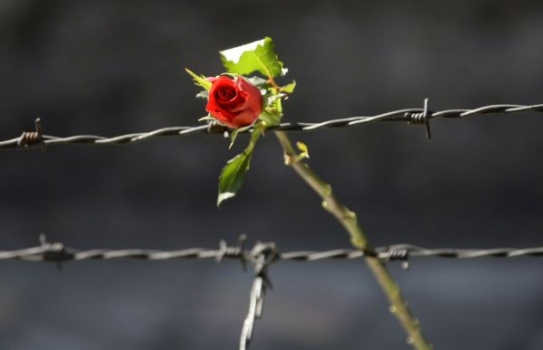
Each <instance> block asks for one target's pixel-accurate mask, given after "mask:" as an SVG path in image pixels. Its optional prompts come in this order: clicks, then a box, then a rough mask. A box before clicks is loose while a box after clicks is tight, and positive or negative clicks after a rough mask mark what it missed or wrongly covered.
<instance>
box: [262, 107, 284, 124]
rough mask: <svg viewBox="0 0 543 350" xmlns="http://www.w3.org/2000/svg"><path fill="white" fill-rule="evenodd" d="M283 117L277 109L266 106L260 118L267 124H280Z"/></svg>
mask: <svg viewBox="0 0 543 350" xmlns="http://www.w3.org/2000/svg"><path fill="white" fill-rule="evenodd" d="M281 117H282V114H281V113H280V112H279V111H278V110H277V109H275V108H270V107H266V108H265V109H264V110H263V111H262V113H261V114H260V116H259V117H258V119H259V120H262V121H263V122H264V123H266V126H275V125H279V123H280V122H281Z"/></svg>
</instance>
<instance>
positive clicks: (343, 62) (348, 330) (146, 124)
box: [0, 0, 543, 350]
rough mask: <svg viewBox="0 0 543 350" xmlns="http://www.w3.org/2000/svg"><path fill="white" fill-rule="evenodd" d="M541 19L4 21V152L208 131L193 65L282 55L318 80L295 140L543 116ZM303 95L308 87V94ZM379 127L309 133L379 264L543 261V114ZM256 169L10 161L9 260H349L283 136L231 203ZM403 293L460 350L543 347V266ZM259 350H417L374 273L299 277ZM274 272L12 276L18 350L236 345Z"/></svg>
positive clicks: (259, 337) (135, 149)
mask: <svg viewBox="0 0 543 350" xmlns="http://www.w3.org/2000/svg"><path fill="white" fill-rule="evenodd" d="M542 16H543V3H542V2H541V1H486V0H476V1H457V0H456V1H415V2H405V1H392V0H384V1H316V0H312V1H283V0H277V1H274V2H260V1H245V0H237V1H236V0H232V1H199V2H195V1H193V2H186V1H184V2H183V1H152V2H151V1H147V2H139V1H138V2H124V1H112V0H107V1H97V0H93V1H90V0H89V1H86V0H78V1H73V0H70V1H68V0H49V1H43V0H2V1H0V92H1V94H0V116H1V118H0V139H9V138H12V137H15V136H17V135H19V134H20V133H21V132H22V131H23V130H27V131H28V130H32V129H33V121H34V119H35V118H36V117H40V118H41V119H42V123H43V128H44V132H45V133H46V134H51V135H58V136H64V135H72V134H98V135H106V136H109V135H111V136H112V135H116V134H121V133H130V132H139V131H148V130H153V129H156V128H161V127H165V126H177V125H197V124H198V122H197V119H198V118H200V117H202V116H203V115H204V101H202V100H198V99H195V98H194V95H195V94H196V93H197V92H198V89H197V88H196V87H194V86H193V84H192V82H191V79H190V78H189V77H188V76H187V74H186V73H185V72H184V68H185V67H190V68H191V69H192V70H194V71H195V72H198V73H202V74H208V75H214V74H218V73H221V71H222V66H221V63H220V60H219V57H218V53H217V51H218V50H221V49H226V48H229V47H233V46H237V45H240V44H244V43H247V42H250V41H253V40H256V39H260V38H262V37H264V36H271V37H273V38H274V39H275V42H276V48H277V51H278V53H279V55H280V58H281V59H282V60H283V61H284V62H285V65H286V66H287V67H288V68H289V77H290V78H291V79H295V80H296V81H297V83H298V87H297V91H296V92H295V94H294V95H293V96H292V98H291V99H290V100H289V101H288V102H287V103H286V105H285V108H286V116H285V120H287V121H307V122H317V121H323V120H327V119H331V118H339V117H349V116H355V115H371V114H375V113H380V112H385V111H389V110H394V109H399V108H407V107H411V108H417V107H421V106H422V103H423V99H424V98H425V97H429V98H430V106H431V108H433V109H449V108H471V107H478V106H483V105H487V104H495V103H513V104H534V103H543V94H542V91H543V44H542V41H541V38H542V37H543V21H542V20H541V19H542V18H543V17H542ZM286 81H288V80H285V82H286ZM432 128H433V129H432V130H433V140H431V141H428V140H426V138H425V132H424V127H422V126H409V125H407V124H398V123H376V124H371V125H366V126H360V127H356V128H349V129H341V130H324V131H315V132H313V133H304V134H296V135H293V137H294V138H295V139H296V140H302V141H304V142H305V143H306V144H307V145H308V146H309V148H310V152H311V160H310V163H311V165H312V166H313V167H314V168H315V170H316V171H317V172H318V173H320V174H321V175H322V176H323V177H324V178H325V179H327V180H329V181H330V182H331V183H332V184H334V189H335V191H336V193H337V195H338V196H339V197H340V198H342V199H343V200H344V202H345V203H346V204H347V205H348V206H350V207H351V208H352V209H353V210H354V211H356V212H357V213H358V214H359V218H360V221H361V223H362V225H363V226H364V228H365V229H366V230H367V232H368V234H369V236H370V237H371V240H372V242H373V244H374V245H377V246H379V245H387V244H394V243H412V244H417V245H422V246H427V247H455V248H467V247H472V248H483V247H500V246H513V247H528V246H541V245H543V235H542V234H543V161H542V159H541V153H542V151H543V137H542V135H543V118H542V117H541V115H537V114H533V113H532V114H530V113H527V114H524V115H497V116H482V117H474V118H468V119H465V120H436V121H434V122H433V123H432ZM246 140H247V139H246V138H245V137H240V140H239V141H238V144H237V145H236V147H237V148H236V149H235V150H231V151H229V150H228V149H227V146H228V142H227V141H226V140H224V139H222V138H221V137H217V136H205V135H192V136H188V137H185V138H166V139H160V140H153V141H149V142H147V143H144V144H139V145H133V146H103V147H88V146H66V147H51V148H49V149H48V150H47V152H46V153H41V152H39V151H28V152H18V151H5V152H1V153H0V225H1V226H0V250H9V249H18V248H24V247H29V246H35V245H37V244H38V234H39V233H40V232H45V233H47V234H48V237H49V239H50V240H51V241H61V242H64V243H65V244H67V245H69V246H74V247H78V248H83V249H86V248H128V247H130V248H136V247H137V248H149V249H176V248H184V247H194V246H201V247H209V248H214V247H217V246H218V242H219V240H220V239H226V240H228V241H229V242H230V243H235V240H236V238H237V237H238V235H240V234H247V235H248V236H249V242H250V243H253V242H255V241H256V240H261V241H274V242H276V244H277V245H278V247H279V248H280V249H281V250H282V251H290V250H298V249H313V250H321V249H322V250H327V249H334V248H348V247H349V242H348V239H347V236H346V234H345V233H344V232H343V230H342V229H341V227H340V226H339V225H338V224H337V223H336V222H335V221H334V220H333V219H332V218H331V217H330V216H328V215H327V214H325V213H324V212H323V211H322V210H321V207H320V200H319V199H318V198H317V197H316V195H315V194H314V193H312V192H311V190H309V189H308V188H307V187H306V186H305V185H304V184H303V183H302V181H301V180H300V179H299V178H297V177H296V176H295V174H294V173H293V172H292V170H291V169H288V168H286V167H284V166H283V164H282V154H281V150H280V147H279V145H278V143H277V141H276V140H275V138H274V137H273V134H269V135H268V136H267V137H266V138H265V139H263V140H261V142H259V144H258V147H257V150H256V154H255V157H254V160H253V164H252V167H251V171H250V173H249V175H248V177H247V180H246V183H245V186H244V188H243V190H242V192H241V193H240V195H239V197H238V198H236V199H234V200H232V201H229V202H226V203H225V204H224V206H223V208H222V209H220V210H219V209H217V208H216V206H215V199H216V187H217V177H218V175H219V172H220V169H221V168H222V166H223V165H224V163H225V162H226V161H227V160H228V159H229V158H231V157H232V156H234V155H235V154H236V151H238V150H239V149H240V148H241V147H242V146H243V144H244V143H245V142H246ZM392 270H393V273H394V275H395V276H396V277H397V278H398V280H399V282H400V284H401V285H402V287H403V291H404V294H405V296H406V298H407V299H408V300H409V302H410V305H411V307H412V309H413V311H414V312H415V313H416V315H417V316H418V317H419V319H420V321H421V324H422V327H423V329H424V331H425V332H426V334H427V336H428V337H429V338H430V339H431V341H432V343H433V344H434V346H435V348H436V349H441V350H457V349H499V350H505V349H529V350H536V349H542V348H543V317H542V315H543V294H542V293H541V290H542V288H543V278H541V276H542V272H543V260H540V259H537V258H532V259H530V258H519V259H516V260H505V259H503V260H498V259H481V260H470V261H454V260H438V259H424V260H413V261H412V263H411V269H410V270H409V271H402V270H401V269H400V268H399V266H398V265H397V264H393V265H392ZM270 275H271V278H272V280H273V282H274V289H273V291H271V292H270V293H269V295H268V297H267V300H266V305H265V314H264V318H263V319H262V320H261V321H259V322H258V324H257V325H256V330H255V332H256V333H255V336H254V341H253V343H252V347H253V348H254V349H262V350H263V349H297V350H300V349H360V348H364V349H407V348H408V346H407V345H406V341H405V335H404V333H403V331H402V330H401V329H400V327H399V325H398V324H397V322H396V320H395V318H394V317H393V316H392V315H391V314H390V313H389V312H388V306H387V303H386V300H385V297H384V296H383V295H382V293H381V291H380V290H379V288H378V287H377V286H376V283H375V281H374V279H373V278H372V276H371V275H370V274H369V273H368V272H367V270H366V268H365V266H364V264H363V262H362V261H361V260H356V261H327V262H318V263H317V262H315V263H296V262H290V263H288V262H284V263H279V264H277V265H274V266H273V267H272V268H271V271H270ZM251 281H252V274H251V273H245V274H244V273H243V272H242V271H241V269H240V267H239V264H237V263H234V262H229V261H226V262H223V263H222V264H215V263H214V262H213V261H173V262H172V261H170V262H154V263H151V262H138V261H116V262H100V261H94V262H93V261H91V262H81V263H72V264H66V265H65V266H64V269H63V271H62V272H58V271H56V269H55V267H54V264H33V263H28V262H26V263H25V262H14V261H9V262H6V261H4V262H0V349H6V350H73V349H79V350H125V349H126V350H129V349H130V350H140V349H141V350H143V349H153V350H166V349H219V348H220V349H235V348H236V347H237V344H238V337H239V333H240V330H241V326H242V321H243V319H244V317H245V315H246V312H247V307H248V295H249V289H250V285H251Z"/></svg>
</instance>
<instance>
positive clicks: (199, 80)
mask: <svg viewBox="0 0 543 350" xmlns="http://www.w3.org/2000/svg"><path fill="white" fill-rule="evenodd" d="M185 71H186V72H187V73H189V75H190V76H191V77H192V79H194V84H196V85H198V86H200V87H202V88H204V89H205V90H206V91H209V89H211V85H213V84H212V83H211V82H210V81H209V80H207V79H206V77H205V76H204V75H202V76H198V75H196V74H195V73H194V72H193V71H191V70H190V69H188V68H185Z"/></svg>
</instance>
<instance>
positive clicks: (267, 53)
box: [220, 37, 287, 78]
mask: <svg viewBox="0 0 543 350" xmlns="http://www.w3.org/2000/svg"><path fill="white" fill-rule="evenodd" d="M220 55H221V60H222V63H223V65H224V67H225V68H226V70H227V71H228V72H230V73H236V74H240V75H248V74H251V73H253V72H259V73H261V74H262V75H264V76H266V77H271V78H275V77H279V76H282V75H285V74H286V73H287V69H286V68H283V62H281V61H279V59H278V58H277V54H276V53H275V48H274V45H273V40H272V39H271V38H268V37H266V38H264V39H262V40H258V41H255V42H252V43H249V44H245V45H242V46H238V47H234V48H232V49H228V50H224V51H220Z"/></svg>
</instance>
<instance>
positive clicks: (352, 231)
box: [275, 131, 432, 350]
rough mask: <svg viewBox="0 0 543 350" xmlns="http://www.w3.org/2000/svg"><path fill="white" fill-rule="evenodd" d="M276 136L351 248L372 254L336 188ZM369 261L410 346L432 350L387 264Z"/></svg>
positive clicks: (282, 136)
mask: <svg viewBox="0 0 543 350" xmlns="http://www.w3.org/2000/svg"><path fill="white" fill-rule="evenodd" d="M275 135H276V136H277V138H278V139H279V143H280V144H281V147H282V148H283V150H284V152H285V160H286V164H287V165H290V166H291V167H292V168H294V170H295V171H296V173H298V175H299V176H300V177H301V178H302V179H303V180H304V181H305V182H306V183H307V184H308V185H309V187H311V188H312V189H313V190H314V191H315V192H316V193H317V194H318V195H319V196H320V197H321V198H322V199H323V202H322V206H323V208H324V209H326V210H327V211H328V212H329V213H330V214H332V215H333V216H334V217H335V218H336V219H337V220H338V221H339V223H340V224H341V225H343V227H344V228H345V230H346V231H347V232H348V233H349V235H350V237H351V244H352V245H353V246H354V247H355V248H357V249H360V250H363V251H370V250H371V245H370V244H369V242H368V238H367V237H366V234H365V233H364V232H363V231H362V229H361V228H360V225H359V224H358V222H357V218H356V214H355V213H354V212H352V211H350V210H349V209H348V208H347V207H345V206H344V205H343V204H341V203H340V202H339V200H338V199H337V197H336V196H335V195H334V194H333V193H332V187H331V186H330V185H329V184H327V183H326V182H324V180H322V179H321V178H320V177H319V176H317V174H315V173H314V172H313V170H311V168H310V167H309V165H307V163H305V162H304V161H303V160H301V159H299V157H297V154H296V151H295V150H294V148H293V146H292V143H291V142H290V139H289V138H288V136H287V134H286V133H284V132H282V131H276V132H275ZM297 158H298V159H297ZM365 261H366V264H367V265H368V267H369V269H370V270H371V272H372V273H373V274H374V276H375V278H376V279H377V281H378V283H379V285H380V286H381V288H382V289H383V292H384V293H385V294H386V296H387V298H388V300H389V303H390V311H391V312H392V313H393V314H394V315H395V316H396V318H397V319H398V321H399V322H400V324H401V325H402V327H403V328H404V329H405V331H406V333H407V335H408V338H407V342H408V344H410V345H411V346H412V347H413V348H414V349H417V350H429V349H431V348H432V346H431V345H430V343H429V342H428V341H427V340H426V338H425V337H424V334H423V333H422V330H421V328H420V325H419V321H418V320H417V319H416V318H415V317H414V316H413V314H412V313H411V311H410V310H409V307H408V306H407V302H406V301H405V300H404V299H403V296H402V294H401V292H400V287H399V285H398V283H397V282H396V281H395V280H394V279H393V277H392V275H391V274H390V272H389V271H388V269H387V268H386V266H385V264H384V263H383V262H382V261H381V260H380V259H379V258H377V257H375V256H365Z"/></svg>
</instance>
